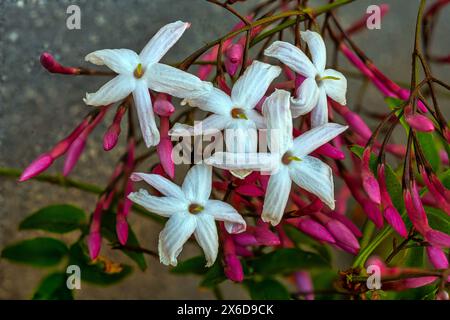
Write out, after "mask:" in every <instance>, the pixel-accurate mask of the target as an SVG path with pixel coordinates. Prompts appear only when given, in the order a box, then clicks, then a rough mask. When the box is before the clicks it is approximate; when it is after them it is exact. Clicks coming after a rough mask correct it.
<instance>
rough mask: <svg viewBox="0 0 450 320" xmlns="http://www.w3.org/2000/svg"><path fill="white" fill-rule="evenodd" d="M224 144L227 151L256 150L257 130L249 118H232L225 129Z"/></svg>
mask: <svg viewBox="0 0 450 320" xmlns="http://www.w3.org/2000/svg"><path fill="white" fill-rule="evenodd" d="M225 144H226V148H227V151H228V152H235V153H239V152H243V153H250V152H256V150H257V146H258V131H257V130H256V124H255V123H254V122H253V121H251V120H245V119H233V121H230V122H229V123H228V126H227V128H226V129H225Z"/></svg>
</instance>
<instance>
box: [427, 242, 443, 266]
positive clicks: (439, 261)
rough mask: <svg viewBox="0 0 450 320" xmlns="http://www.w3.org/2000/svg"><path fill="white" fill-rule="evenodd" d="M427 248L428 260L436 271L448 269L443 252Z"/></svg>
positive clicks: (434, 248) (436, 248)
mask: <svg viewBox="0 0 450 320" xmlns="http://www.w3.org/2000/svg"><path fill="white" fill-rule="evenodd" d="M426 248H427V256H428V260H430V262H431V264H432V265H433V266H434V267H435V268H436V269H447V268H448V259H447V255H446V254H445V252H444V251H443V250H442V249H441V248H438V247H433V246H428V247H426Z"/></svg>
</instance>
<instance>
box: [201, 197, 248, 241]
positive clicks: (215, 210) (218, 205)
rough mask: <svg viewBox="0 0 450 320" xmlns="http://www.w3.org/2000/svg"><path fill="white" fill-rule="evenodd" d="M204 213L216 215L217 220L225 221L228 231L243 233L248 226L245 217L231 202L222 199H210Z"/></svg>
mask: <svg viewBox="0 0 450 320" xmlns="http://www.w3.org/2000/svg"><path fill="white" fill-rule="evenodd" d="M203 213H204V214H208V215H211V216H213V217H214V219H215V220H218V221H223V222H225V229H226V230H227V231H228V233H241V232H243V231H245V229H246V228H247V224H246V223H245V220H244V218H242V216H241V215H240V214H239V212H237V211H236V209H235V208H233V207H232V206H231V205H230V204H228V203H225V202H223V201H220V200H208V202H207V203H206V206H205V210H204V211H203Z"/></svg>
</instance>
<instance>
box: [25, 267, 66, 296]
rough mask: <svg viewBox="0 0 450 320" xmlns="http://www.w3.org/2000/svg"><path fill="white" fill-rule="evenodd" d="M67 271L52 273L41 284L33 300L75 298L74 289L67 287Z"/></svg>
mask: <svg viewBox="0 0 450 320" xmlns="http://www.w3.org/2000/svg"><path fill="white" fill-rule="evenodd" d="M66 281H67V275H66V274H65V273H52V274H49V275H48V276H46V277H45V278H44V279H43V280H42V282H41V283H40V284H39V287H38V288H37V290H36V292H35V293H34V295H33V300H73V294H72V291H71V290H69V289H68V288H67V284H66Z"/></svg>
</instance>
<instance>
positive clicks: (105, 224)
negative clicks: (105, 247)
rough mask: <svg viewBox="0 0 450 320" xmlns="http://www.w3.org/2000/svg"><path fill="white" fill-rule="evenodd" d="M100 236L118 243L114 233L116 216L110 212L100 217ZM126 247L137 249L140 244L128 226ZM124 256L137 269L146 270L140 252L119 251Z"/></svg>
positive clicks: (145, 263)
mask: <svg viewBox="0 0 450 320" xmlns="http://www.w3.org/2000/svg"><path fill="white" fill-rule="evenodd" d="M102 235H103V236H104V237H105V238H106V239H108V240H109V241H110V242H112V243H119V240H118V239H117V233H116V214H115V213H114V212H112V211H110V212H105V213H104V214H103V217H102ZM127 246H129V247H131V248H133V247H134V248H139V247H140V244H139V241H138V239H137V238H136V235H135V233H134V232H133V229H132V228H131V226H128V241H127ZM120 251H122V252H123V253H124V254H125V255H127V256H128V257H129V258H130V259H132V260H133V261H134V262H136V264H137V265H138V267H139V268H140V269H141V270H142V271H144V270H145V269H147V262H146V261H145V257H144V254H143V253H142V252H136V251H132V250H127V249H120Z"/></svg>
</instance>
